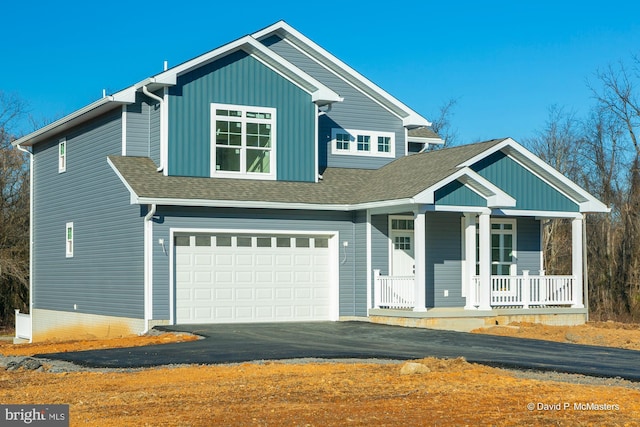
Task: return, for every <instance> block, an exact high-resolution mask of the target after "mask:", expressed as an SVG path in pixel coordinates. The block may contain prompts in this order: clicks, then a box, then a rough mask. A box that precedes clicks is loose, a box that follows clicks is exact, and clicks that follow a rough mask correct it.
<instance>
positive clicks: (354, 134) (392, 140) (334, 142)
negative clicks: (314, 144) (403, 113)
mask: <svg viewBox="0 0 640 427" xmlns="http://www.w3.org/2000/svg"><path fill="white" fill-rule="evenodd" d="M339 134H347V135H350V138H349V147H348V149H341V148H338V138H337V137H338V135H339ZM359 137H369V149H368V150H359V149H358V146H359V145H361V144H358V141H359V139H358V138H359ZM378 137H382V138H389V151H388V152H387V151H378ZM331 154H336V155H348V156H372V157H388V158H393V157H395V154H396V135H395V133H393V132H380V131H371V130H357V129H342V128H332V129H331Z"/></svg>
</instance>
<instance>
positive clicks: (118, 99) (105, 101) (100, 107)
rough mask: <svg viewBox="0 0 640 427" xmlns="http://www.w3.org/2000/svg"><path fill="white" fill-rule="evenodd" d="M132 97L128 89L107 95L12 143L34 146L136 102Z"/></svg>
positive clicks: (14, 144)
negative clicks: (121, 106)
mask: <svg viewBox="0 0 640 427" xmlns="http://www.w3.org/2000/svg"><path fill="white" fill-rule="evenodd" d="M134 98H135V95H134ZM131 99H132V97H131V93H130V91H127V90H124V91H121V92H118V93H117V94H114V95H110V96H105V97H103V98H100V99H98V100H97V101H95V102H93V103H91V104H89V105H87V106H85V107H82V108H81V109H79V110H76V111H74V112H73V113H71V114H69V115H66V116H64V117H63V118H61V119H59V120H56V121H55V122H53V123H51V124H48V125H47V126H44V127H42V128H40V129H38V130H37V131H35V132H32V133H30V134H28V135H25V136H23V137H22V138H19V139H17V140H15V141H13V142H12V143H11V144H12V145H13V146H14V147H15V146H18V145H22V146H32V145H34V144H37V143H38V142H41V141H43V140H45V139H47V138H49V137H51V135H52V134H54V133H59V132H64V131H65V130H67V129H70V128H72V127H73V126H77V125H78V124H80V123H83V122H85V121H87V120H90V119H92V118H94V117H97V116H99V115H100V114H103V113H105V112H107V111H109V110H111V109H113V108H116V107H118V106H120V105H122V104H131V103H133V102H135V100H133V101H132V100H131Z"/></svg>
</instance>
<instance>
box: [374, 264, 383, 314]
mask: <svg viewBox="0 0 640 427" xmlns="http://www.w3.org/2000/svg"><path fill="white" fill-rule="evenodd" d="M381 296H382V287H381V286H380V270H379V269H375V270H373V306H374V307H375V308H380V305H381V304H380V302H381Z"/></svg>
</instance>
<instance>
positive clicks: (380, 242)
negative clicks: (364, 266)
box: [371, 215, 389, 276]
mask: <svg viewBox="0 0 640 427" xmlns="http://www.w3.org/2000/svg"><path fill="white" fill-rule="evenodd" d="M371 269H372V270H376V269H378V270H380V274H382V275H383V276H385V275H388V274H389V219H388V216H387V215H371Z"/></svg>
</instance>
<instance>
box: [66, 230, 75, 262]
mask: <svg viewBox="0 0 640 427" xmlns="http://www.w3.org/2000/svg"><path fill="white" fill-rule="evenodd" d="M73 237H74V236H73V222H68V223H67V224H66V227H65V234H64V238H65V254H66V257H67V258H73V249H74V248H73V246H74V245H73Z"/></svg>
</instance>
